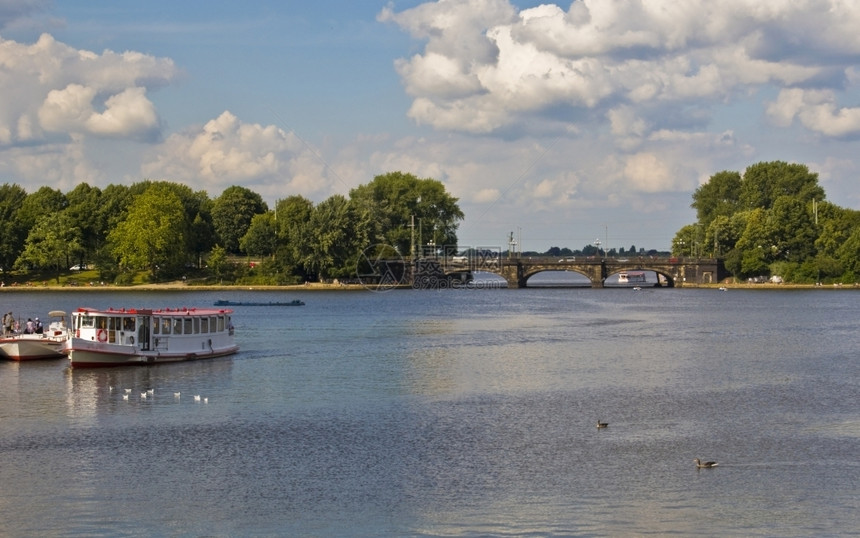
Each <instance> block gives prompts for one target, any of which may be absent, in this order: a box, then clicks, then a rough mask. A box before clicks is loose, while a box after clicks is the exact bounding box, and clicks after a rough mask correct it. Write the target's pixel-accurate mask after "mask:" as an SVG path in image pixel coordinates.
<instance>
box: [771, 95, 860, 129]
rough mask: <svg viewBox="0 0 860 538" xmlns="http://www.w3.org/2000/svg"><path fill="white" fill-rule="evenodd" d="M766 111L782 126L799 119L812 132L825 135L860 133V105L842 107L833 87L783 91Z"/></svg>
mask: <svg viewBox="0 0 860 538" xmlns="http://www.w3.org/2000/svg"><path fill="white" fill-rule="evenodd" d="M767 114H768V116H769V117H770V118H771V120H772V121H773V122H774V123H775V124H777V125H779V126H781V127H787V126H789V125H791V124H792V123H793V122H794V120H795V119H797V120H798V121H799V122H800V124H801V125H803V126H804V127H806V128H807V129H809V130H810V131H814V132H816V133H820V134H823V135H825V136H832V137H845V136H857V135H860V107H854V108H844V107H843V108H839V107H838V105H837V104H836V97H835V95H834V93H833V92H832V91H830V90H801V89H790V90H782V91H781V92H780V93H779V96H777V99H776V101H773V102H771V103H770V104H769V105H768V107H767Z"/></svg>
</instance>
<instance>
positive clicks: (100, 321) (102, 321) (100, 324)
mask: <svg viewBox="0 0 860 538" xmlns="http://www.w3.org/2000/svg"><path fill="white" fill-rule="evenodd" d="M107 322H108V319H107V318H105V317H97V318H96V328H98V329H107Z"/></svg>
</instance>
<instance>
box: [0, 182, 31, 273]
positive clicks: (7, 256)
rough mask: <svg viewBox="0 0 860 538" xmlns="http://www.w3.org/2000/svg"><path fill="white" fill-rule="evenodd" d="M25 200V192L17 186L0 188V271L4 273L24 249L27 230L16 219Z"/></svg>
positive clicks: (10, 267) (6, 185) (5, 185)
mask: <svg viewBox="0 0 860 538" xmlns="http://www.w3.org/2000/svg"><path fill="white" fill-rule="evenodd" d="M26 199H27V191H25V190H24V189H22V188H21V187H19V186H18V185H9V184H8V183H6V184H3V185H2V186H0V269H2V270H3V272H4V273H6V272H8V271H9V270H10V269H12V266H13V265H14V264H15V260H17V259H18V256H19V255H20V254H21V251H22V250H23V249H24V241H25V240H26V238H27V230H28V228H27V227H26V226H24V225H23V224H22V221H21V219H19V218H18V211H19V209H20V208H21V205H22V204H23V203H24V200H26Z"/></svg>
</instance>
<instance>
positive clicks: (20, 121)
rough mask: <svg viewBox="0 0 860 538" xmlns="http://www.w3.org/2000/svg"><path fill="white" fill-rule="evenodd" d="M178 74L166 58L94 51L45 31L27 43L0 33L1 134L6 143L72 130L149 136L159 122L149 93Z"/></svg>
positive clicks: (36, 139) (156, 132) (156, 131)
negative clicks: (81, 47)
mask: <svg viewBox="0 0 860 538" xmlns="http://www.w3.org/2000/svg"><path fill="white" fill-rule="evenodd" d="M177 75H178V70H177V69H176V67H175V66H174V64H173V62H172V61H171V60H169V59H165V58H155V57H153V56H150V55H146V54H141V53H138V52H123V53H116V52H113V51H109V50H106V51H104V52H102V53H101V54H97V53H94V52H91V51H87V50H79V49H75V48H73V47H70V46H68V45H66V44H63V43H60V42H58V41H56V40H55V39H54V38H53V37H51V36H50V35H48V34H43V35H42V36H41V37H40V38H39V39H38V41H36V42H35V43H33V44H30V45H27V44H23V43H19V42H16V41H12V40H6V39H3V38H0V95H3V99H2V101H0V133H4V135H3V137H4V139H5V140H7V141H8V143H10V144H16V143H18V142H24V143H27V144H32V143H34V142H37V143H38V142H43V143H44V142H52V140H48V139H49V138H56V136H57V135H65V136H70V135H72V134H83V135H91V136H98V137H112V138H130V139H135V140H141V139H143V140H151V139H155V138H157V137H158V136H159V135H160V130H161V120H160V118H159V116H158V113H157V111H156V109H155V105H154V104H153V103H152V102H151V101H150V100H149V98H148V97H147V95H146V94H147V90H148V89H153V88H157V87H160V86H163V85H166V84H169V83H170V82H171V81H173V80H174V79H175V78H176V77H177ZM50 135H53V137H51V136H50Z"/></svg>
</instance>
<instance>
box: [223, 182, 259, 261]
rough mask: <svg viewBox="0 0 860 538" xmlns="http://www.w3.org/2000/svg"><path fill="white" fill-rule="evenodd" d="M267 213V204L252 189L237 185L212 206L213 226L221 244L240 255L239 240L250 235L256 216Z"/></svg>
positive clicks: (225, 192)
mask: <svg viewBox="0 0 860 538" xmlns="http://www.w3.org/2000/svg"><path fill="white" fill-rule="evenodd" d="M266 211H268V208H267V207H266V203H265V202H263V199H262V198H261V197H260V195H259V194H257V193H255V192H253V191H251V190H250V189H247V188H245V187H240V186H236V185H234V186H232V187H228V188H227V189H225V190H224V192H223V193H221V196H219V197H218V198H217V199H216V200H215V202H214V203H213V205H212V225H213V227H214V228H215V233H216V234H217V236H218V238H219V240H220V244H222V245H223V246H224V248H225V249H227V252H230V253H232V254H238V253H239V239H241V237H242V236H243V235H245V234H246V233H248V228H249V227H250V226H251V220H252V219H253V218H254V215H260V214H262V213H265V212H266Z"/></svg>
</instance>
